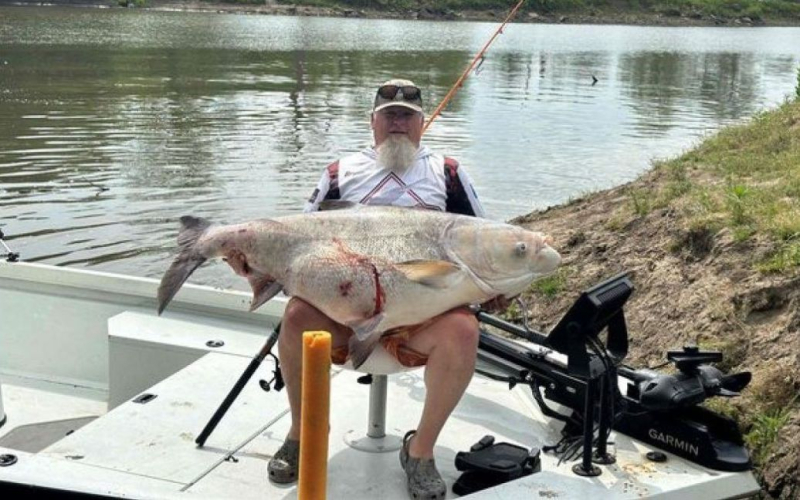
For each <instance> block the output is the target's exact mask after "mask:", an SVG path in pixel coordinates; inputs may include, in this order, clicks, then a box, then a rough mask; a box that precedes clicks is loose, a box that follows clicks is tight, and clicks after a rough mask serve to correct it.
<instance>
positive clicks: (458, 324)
mask: <svg viewBox="0 0 800 500" xmlns="http://www.w3.org/2000/svg"><path fill="white" fill-rule="evenodd" d="M479 336H480V332H479V330H478V320H477V319H476V318H475V316H474V315H473V314H472V313H471V312H469V311H468V310H467V309H457V310H454V311H451V312H449V313H446V314H444V315H442V316H440V317H439V318H437V319H436V321H435V322H434V323H432V324H431V325H430V326H428V327H427V328H425V329H424V330H422V331H419V332H417V333H416V334H415V335H414V336H413V337H412V338H411V340H410V341H409V343H408V346H409V347H411V348H412V349H414V350H416V351H419V352H420V353H422V354H426V355H427V356H428V362H427V364H426V365H425V389H426V390H425V405H424V407H423V410H422V417H421V418H420V422H419V425H418V427H417V433H416V434H415V435H414V438H413V439H412V440H411V443H410V444H409V449H408V453H409V455H410V456H412V457H414V458H425V459H428V458H433V447H434V445H435V444H436V440H437V439H438V438H439V433H440V432H441V430H442V427H444V424H445V422H446V421H447V419H448V417H449V416H450V414H451V413H452V411H453V409H454V408H455V407H456V405H457V404H458V402H459V400H461V396H462V395H463V394H464V391H465V390H466V389H467V385H469V382H470V380H471V379H472V374H473V372H474V371H475V359H476V357H477V353H478V339H479Z"/></svg>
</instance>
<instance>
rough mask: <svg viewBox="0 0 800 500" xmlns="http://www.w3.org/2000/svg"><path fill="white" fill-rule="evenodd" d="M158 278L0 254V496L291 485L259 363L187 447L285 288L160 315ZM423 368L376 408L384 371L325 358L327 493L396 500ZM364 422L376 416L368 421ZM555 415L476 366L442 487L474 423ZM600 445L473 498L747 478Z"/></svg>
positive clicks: (478, 428)
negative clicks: (594, 455) (591, 469)
mask: <svg viewBox="0 0 800 500" xmlns="http://www.w3.org/2000/svg"><path fill="white" fill-rule="evenodd" d="M157 285H158V283H157V281H155V280H152V279H145V278H137V277H130V276H121V275H113V274H108V273H101V272H93V271H88V270H76V269H69V268H63V267H53V266H48V265H40V264H30V263H24V262H16V263H9V262H2V263H0V420H2V421H3V422H4V423H3V425H2V427H0V491H3V490H6V491H14V492H16V493H17V494H19V493H20V492H22V493H25V492H30V493H37V494H42V493H45V494H48V495H57V494H63V495H66V494H70V495H72V496H69V498H84V497H85V498H98V497H112V498H144V499H150V498H152V499H173V498H223V499H224V498H235V499H237V500H245V499H250V498H252V499H259V500H263V499H278V498H280V499H285V498H296V496H297V493H296V487H295V486H294V485H291V486H288V487H287V486H276V485H273V484H271V483H270V482H269V481H268V479H267V474H266V466H267V461H268V460H269V458H270V457H271V456H272V454H273V453H274V452H275V451H277V449H278V447H279V446H280V444H281V443H282V441H283V438H284V436H285V434H286V432H287V429H288V426H289V415H288V403H287V399H286V395H285V394H284V393H283V392H276V391H275V390H272V391H269V392H265V391H264V390H262V389H261V387H260V386H259V384H258V383H257V381H258V380H259V379H271V378H272V377H273V370H274V363H273V362H272V361H271V360H270V358H268V359H267V360H265V361H264V362H263V363H261V364H260V366H259V368H258V371H257V372H256V373H255V376H254V377H252V379H251V380H250V382H249V383H248V384H247V385H246V386H245V387H244V390H243V391H242V393H241V394H240V395H239V396H238V397H237V398H236V400H235V402H234V404H233V405H232V406H231V407H230V408H229V410H228V411H227V413H226V414H225V416H224V418H223V419H222V420H221V421H220V423H219V425H218V426H217V427H216V429H215V430H214V432H213V433H212V434H211V435H210V437H209V438H208V440H207V441H206V443H205V444H204V446H202V447H199V446H197V445H196V444H195V440H196V438H197V435H198V434H199V433H200V431H201V430H202V429H203V428H204V426H205V425H206V423H207V422H208V420H209V418H210V417H211V415H212V414H213V413H214V411H215V410H217V408H219V406H220V404H221V402H222V401H223V399H224V398H225V397H226V395H227V394H228V393H229V391H230V390H231V387H232V386H233V385H234V383H235V382H236V381H237V379H238V378H239V377H240V375H241V374H242V372H243V371H244V370H245V368H246V367H247V366H248V365H249V364H250V363H251V360H252V358H253V356H255V355H256V353H258V352H259V350H260V349H261V348H262V346H263V345H264V342H265V339H266V337H267V334H268V333H269V332H270V330H271V329H272V327H273V326H274V325H275V324H276V322H277V321H278V320H279V318H280V315H281V313H282V310H283V307H284V304H285V302H284V300H282V299H280V298H276V299H274V300H272V301H270V302H269V303H268V304H266V305H265V306H264V307H262V308H261V309H260V310H259V311H258V312H257V313H249V312H247V309H248V305H249V302H250V296H249V295H248V294H245V293H241V292H234V291H225V290H217V289H212V288H209V287H204V286H196V285H186V286H184V287H183V289H182V290H181V291H180V292H179V293H178V295H177V296H176V298H175V300H174V301H173V302H172V304H171V305H170V308H169V309H168V310H167V312H165V313H164V315H163V316H161V317H159V316H157V315H156V312H155V311H156V299H155V297H156V288H157ZM519 345H523V346H525V347H532V348H533V347H535V346H533V345H531V344H525V343H524V342H520V343H519ZM422 373H423V372H422V370H416V371H409V372H403V373H397V374H392V375H389V376H388V379H387V380H388V383H387V384H386V393H385V398H386V401H388V403H387V404H386V406H385V420H384V419H383V418H382V417H383V415H382V414H381V410H382V408H383V407H382V406H381V401H380V397H381V395H382V393H381V392H380V384H376V383H373V385H372V387H369V386H366V385H363V384H361V383H359V382H358V380H357V379H358V378H359V377H360V376H362V375H363V373H357V372H353V371H350V370H343V369H334V370H333V376H332V381H331V391H332V394H331V401H332V404H331V415H330V447H329V456H328V480H327V481H328V482H327V485H328V486H327V491H328V498H331V499H340V498H348V499H353V500H355V499H361V498H378V497H380V498H382V499H384V500H391V499H404V500H405V499H407V498H408V493H407V492H406V488H405V475H404V473H403V471H402V470H401V468H400V465H399V461H398V457H397V451H396V450H397V448H396V444H397V439H398V436H401V435H402V434H403V433H404V432H405V431H406V430H408V429H412V428H413V427H414V426H415V425H416V422H417V421H418V419H419V414H420V410H421V408H422V401H423V397H424V384H423V378H422ZM377 380H384V379H377ZM371 395H372V401H371ZM554 406H555V405H554ZM368 424H369V425H371V426H372V427H371V428H368ZM376 425H380V426H382V427H381V428H379V429H377V431H376V429H375V426H376ZM562 426H563V423H562V422H560V421H558V420H556V419H552V418H549V417H546V416H544V415H543V414H542V412H541V410H540V408H539V406H538V405H537V403H536V401H535V400H534V397H533V396H532V391H531V390H530V388H529V387H527V386H524V385H517V386H516V387H515V388H513V389H511V390H509V389H508V384H503V383H500V382H497V381H495V380H491V379H490V378H487V377H484V376H481V375H476V376H475V377H474V378H473V380H472V382H471V384H470V386H469V388H468V390H467V393H466V394H465V396H464V397H463V398H462V400H461V402H460V403H459V405H458V407H457V408H456V410H455V411H454V413H453V415H452V417H451V418H450V419H449V420H448V423H447V424H446V426H445V428H444V430H443V432H442V435H441V437H440V439H439V442H438V443H437V447H436V450H435V453H436V460H437V465H438V467H439V469H440V471H441V472H442V474H443V476H444V478H445V480H446V481H447V483H448V485H452V484H453V483H454V482H455V481H456V479H457V478H458V477H459V475H460V474H461V472H460V471H458V470H457V469H456V467H455V465H454V459H455V456H456V453H457V452H459V451H464V450H469V448H470V447H471V446H472V445H473V444H474V443H475V442H476V441H478V440H479V439H480V438H482V437H483V436H485V435H488V434H490V435H493V436H494V437H495V439H496V441H497V442H509V443H514V444H518V445H521V446H523V447H525V448H532V447H538V448H542V447H543V446H545V445H550V444H553V443H556V442H557V441H559V439H561V434H560V431H561V428H562ZM662 438H663V437H662ZM656 440H658V437H656ZM662 441H663V439H662ZM612 443H613V444H612ZM665 443H666V442H665ZM673 444H674V443H673ZM365 448H368V449H369V450H367V451H365ZM667 448H668V447H667ZM608 449H609V451H610V452H611V454H612V455H613V456H614V457H615V459H616V461H615V463H613V464H608V465H599V466H598V467H599V469H598V470H599V471H600V475H597V476H595V477H584V476H581V475H578V474H576V473H574V472H573V468H574V465H575V462H574V461H573V462H562V463H559V457H557V456H555V455H553V454H551V453H542V454H541V471H540V472H537V473H534V474H531V475H526V476H523V477H520V478H518V479H514V480H512V481H509V482H506V483H503V484H500V485H498V486H494V487H491V488H488V489H484V490H482V491H479V492H476V493H473V494H472V495H470V498H476V499H523V498H524V499H530V498H545V499H549V498H557V499H578V498H580V499H584V498H604V499H605V498H609V499H625V498H643V497H649V498H663V499H667V498H670V499H687V498H698V499H722V498H741V497H746V496H749V495H751V494H753V493H755V492H756V491H758V489H759V487H758V484H757V482H756V481H755V479H754V477H753V474H752V473H751V472H750V471H749V470H741V471H734V472H726V471H720V470H714V469H711V468H707V467H703V466H701V465H698V464H697V463H695V462H693V461H690V460H687V459H685V458H682V457H680V456H678V455H676V454H673V453H670V452H665V451H664V450H663V449H659V448H656V447H654V446H652V445H650V444H646V443H644V442H642V441H639V440H636V439H632V438H630V437H629V436H626V435H625V434H622V433H620V432H616V431H614V432H612V433H611V436H610V439H609V445H608ZM651 452H661V453H655V454H653V453H651ZM648 456H649V457H650V458H648ZM654 458H655V460H653V459H654ZM455 497H456V495H455V494H453V493H452V492H448V498H455ZM3 498H9V497H8V496H5V495H3Z"/></svg>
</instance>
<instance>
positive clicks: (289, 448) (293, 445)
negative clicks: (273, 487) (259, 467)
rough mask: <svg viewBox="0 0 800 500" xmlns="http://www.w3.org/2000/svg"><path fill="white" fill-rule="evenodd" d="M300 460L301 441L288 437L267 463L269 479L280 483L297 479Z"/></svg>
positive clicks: (287, 482)
mask: <svg viewBox="0 0 800 500" xmlns="http://www.w3.org/2000/svg"><path fill="white" fill-rule="evenodd" d="M299 462H300V441H295V440H293V439H288V438H287V439H286V441H284V442H283V445H282V446H281V447H280V449H278V451H277V452H276V453H275V455H273V456H272V458H271V459H270V461H269V465H267V472H268V473H269V480H270V481H272V482H273V483H278V484H289V483H293V482H295V481H297V468H298V466H299Z"/></svg>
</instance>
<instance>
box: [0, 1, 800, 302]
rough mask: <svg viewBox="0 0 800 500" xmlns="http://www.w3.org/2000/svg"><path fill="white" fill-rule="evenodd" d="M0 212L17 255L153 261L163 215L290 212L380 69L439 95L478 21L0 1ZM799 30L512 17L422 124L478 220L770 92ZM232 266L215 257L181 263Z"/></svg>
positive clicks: (172, 218)
mask: <svg viewBox="0 0 800 500" xmlns="http://www.w3.org/2000/svg"><path fill="white" fill-rule="evenodd" d="M0 16H2V19H3V25H2V26H0V43H2V46H3V48H4V50H3V53H2V56H1V57H0V59H2V61H3V62H7V64H3V63H2V62H0V226H2V227H3V230H4V231H5V232H6V233H7V234H8V235H10V238H9V241H10V242H11V243H12V244H13V246H14V247H15V248H16V249H17V250H19V251H20V252H21V253H22V255H23V257H24V258H26V259H27V260H32V261H40V262H47V263H53V264H61V265H74V266H92V267H95V268H98V269H103V270H109V271H115V272H123V273H130V274H137V275H145V276H159V275H160V274H161V273H162V272H163V270H164V267H165V265H166V263H165V260H166V259H167V258H168V257H169V255H170V249H171V248H172V247H173V246H174V237H175V232H176V220H177V218H178V217H179V216H181V215H184V214H186V213H194V214H197V215H202V216H205V217H208V218H210V219H212V220H216V221H220V222H233V221H240V220H246V219H251V218H257V217H264V216H270V215H280V214H288V213H293V212H296V211H297V210H298V209H299V207H300V206H301V205H302V203H303V201H304V200H305V198H306V197H307V196H308V195H309V192H310V189H311V188H312V187H313V185H314V184H315V183H316V181H317V178H318V176H319V174H320V172H321V169H322V168H323V167H324V165H326V164H327V163H329V162H330V161H332V160H333V159H334V158H336V157H338V156H339V155H342V154H345V153H348V152H352V151H355V150H358V149H360V148H361V147H363V146H364V145H367V144H368V143H369V142H370V140H371V135H370V131H369V126H368V120H369V115H368V110H369V107H370V104H371V100H372V93H373V92H374V87H375V85H376V84H377V83H379V82H381V81H383V80H385V79H388V78H389V77H392V76H395V75H400V74H402V75H405V76H407V77H409V78H411V79H414V80H416V81H417V82H418V83H420V84H421V85H422V86H423V87H424V90H425V98H426V101H427V105H428V106H427V107H428V108H429V109H433V107H434V106H435V104H437V103H438V102H439V101H440V100H441V99H442V98H443V97H444V95H445V94H446V93H447V91H448V90H449V88H450V85H452V83H453V82H454V81H455V80H456V79H457V78H458V76H459V75H460V73H461V71H462V70H463V68H464V67H465V66H466V64H467V63H468V62H469V61H470V60H471V58H472V56H473V54H474V53H475V51H477V49H478V48H480V46H482V45H483V43H484V42H485V40H486V39H487V38H488V36H489V34H490V33H491V31H492V30H493V29H494V28H495V27H496V26H495V25H492V24H481V23H431V22H401V21H365V20H350V19H314V18H275V17H263V16H218V15H209V14H188V13H155V12H129V11H127V10H102V11H101V10H93V9H59V8H53V9H50V8H39V9H33V8H12V7H0ZM797 46H800V30H797V29H759V30H747V29H740V30H731V29H714V28H708V29H706V28H703V29H693V30H685V29H665V28H631V27H613V26H606V27H594V26H542V25H515V26H513V27H511V28H509V29H508V30H506V34H505V35H504V36H503V37H501V38H500V39H498V41H497V42H496V43H495V45H494V46H493V47H492V51H490V53H489V56H488V57H487V58H486V60H484V61H483V62H482V63H481V66H480V68H479V70H478V71H477V72H476V74H475V75H473V76H472V77H471V78H470V79H469V80H468V81H467V84H466V85H465V87H464V88H463V89H462V90H461V91H460V92H459V93H458V94H457V96H456V98H455V99H454V100H453V101H452V103H451V104H450V106H449V107H448V109H447V110H446V112H445V113H444V114H443V115H442V117H441V118H440V119H439V120H438V121H437V122H436V124H435V125H434V127H432V128H431V129H430V130H429V132H428V134H427V135H426V138H425V140H426V142H428V143H429V145H431V146H432V147H434V148H435V149H437V150H440V151H442V152H446V153H447V154H448V155H451V156H455V157H456V158H458V159H459V160H460V161H461V162H462V164H464V165H465V166H466V167H467V168H468V170H469V171H470V173H471V174H472V176H473V177H474V178H475V181H476V184H477V185H478V187H479V190H480V193H481V195H482V198H483V200H484V203H485V204H486V206H487V208H488V210H489V212H490V214H491V216H492V217H495V218H501V219H508V218H511V217H513V216H515V215H518V214H521V213H524V212H527V211H530V210H533V209H536V208H542V207H545V206H548V205H551V204H556V203H561V202H564V201H566V200H567V199H569V198H570V197H572V196H575V195H577V194H580V193H583V192H586V191H589V190H593V189H598V188H603V187H608V186H611V185H615V184H618V183H620V182H625V181H627V180H630V179H632V178H634V177H635V176H636V175H638V174H639V173H641V172H642V171H643V170H644V169H646V168H647V167H648V164H649V161H650V160H651V159H652V158H654V157H664V156H669V155H673V154H675V153H677V152H679V151H681V150H683V149H685V148H686V147H688V146H689V145H690V144H691V143H692V142H693V141H695V140H696V139H697V138H698V137H701V136H702V135H703V134H705V133H707V132H708V131H712V130H715V129H717V128H719V127H721V126H723V125H725V124H728V123H733V122H736V121H739V120H742V119H744V118H746V117H747V116H750V115H752V114H753V113H755V112H757V111H758V110H760V109H763V108H764V107H767V106H771V105H775V104H777V103H778V102H780V101H781V100H782V99H783V97H784V96H785V95H786V94H788V93H790V92H791V91H792V89H793V87H794V79H795V68H796V67H797V64H798V55H797V53H796V47H797ZM197 279H198V280H200V281H202V282H205V283H208V284H214V285H220V286H229V285H232V284H234V285H235V286H236V287H238V288H242V289H244V286H246V285H243V284H242V283H239V282H238V280H236V279H235V278H233V277H232V276H231V273H229V272H228V271H227V270H225V269H223V268H222V267H221V266H218V267H212V268H210V269H209V270H207V271H204V272H202V273H198V274H197Z"/></svg>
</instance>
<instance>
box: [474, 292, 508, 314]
mask: <svg viewBox="0 0 800 500" xmlns="http://www.w3.org/2000/svg"><path fill="white" fill-rule="evenodd" d="M515 298H516V297H506V296H505V295H498V296H497V297H495V298H493V299H491V300H487V301H486V302H484V303H483V304H481V309H483V310H484V311H486V312H489V313H492V314H498V313H501V312H503V311H505V310H506V309H508V306H510V305H511V303H512V302H513V301H514V299H515Z"/></svg>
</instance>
